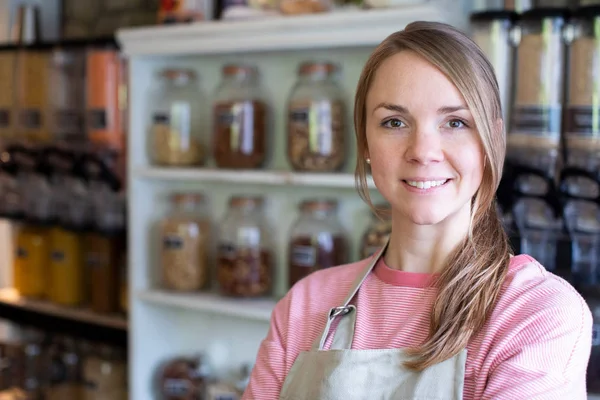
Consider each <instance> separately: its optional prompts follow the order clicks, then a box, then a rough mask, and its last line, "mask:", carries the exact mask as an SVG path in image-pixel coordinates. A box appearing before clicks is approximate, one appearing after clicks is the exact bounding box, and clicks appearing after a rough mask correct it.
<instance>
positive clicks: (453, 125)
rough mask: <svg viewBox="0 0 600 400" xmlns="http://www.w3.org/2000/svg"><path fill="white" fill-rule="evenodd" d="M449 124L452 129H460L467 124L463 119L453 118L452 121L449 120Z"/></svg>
mask: <svg viewBox="0 0 600 400" xmlns="http://www.w3.org/2000/svg"><path fill="white" fill-rule="evenodd" d="M447 125H448V127H449V128H451V129H460V128H465V127H466V126H467V124H466V123H465V121H463V120H461V119H451V120H450V121H448V122H447Z"/></svg>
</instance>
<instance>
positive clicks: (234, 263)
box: [217, 196, 274, 297]
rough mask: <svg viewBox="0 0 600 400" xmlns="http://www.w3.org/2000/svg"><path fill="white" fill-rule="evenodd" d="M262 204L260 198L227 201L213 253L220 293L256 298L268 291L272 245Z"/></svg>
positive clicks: (235, 198)
mask: <svg viewBox="0 0 600 400" xmlns="http://www.w3.org/2000/svg"><path fill="white" fill-rule="evenodd" d="M263 204H264V199H263V198H262V197H253V196H234V197H232V198H231V199H230V200H229V210H228V212H227V214H226V216H225V218H224V220H223V222H222V224H221V229H220V234H219V247H218V255H217V280H218V283H219V289H220V292H221V294H223V295H226V296H236V297H259V296H264V295H267V294H270V292H271V290H272V286H273V262H274V258H273V254H272V249H273V246H272V242H271V230H270V228H269V226H268V224H267V221H266V220H265V217H264V215H263Z"/></svg>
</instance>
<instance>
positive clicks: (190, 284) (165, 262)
mask: <svg viewBox="0 0 600 400" xmlns="http://www.w3.org/2000/svg"><path fill="white" fill-rule="evenodd" d="M208 229H209V227H208V223H207V222H205V221H203V220H198V221H191V220H185V221H184V220H177V219H168V220H165V221H163V223H162V225H161V255H160V257H161V259H160V261H161V266H162V277H163V284H164V286H165V287H166V288H168V289H173V290H177V291H193V290H199V289H202V288H203V287H204V285H205V284H206V280H207V279H206V277H207V232H208Z"/></svg>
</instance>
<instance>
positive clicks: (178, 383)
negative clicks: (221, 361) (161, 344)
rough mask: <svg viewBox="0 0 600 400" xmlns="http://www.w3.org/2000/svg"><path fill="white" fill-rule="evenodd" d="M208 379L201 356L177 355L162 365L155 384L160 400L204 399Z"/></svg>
mask: <svg viewBox="0 0 600 400" xmlns="http://www.w3.org/2000/svg"><path fill="white" fill-rule="evenodd" d="M208 381H209V370H208V365H207V364H206V360H204V358H203V357H202V356H192V357H177V358H174V359H172V360H169V361H167V362H166V363H165V364H164V365H163V366H162V370H161V371H160V374H159V380H158V382H157V383H158V385H157V386H158V392H159V393H160V396H161V397H160V398H161V399H162V400H204V399H206V394H207V385H208Z"/></svg>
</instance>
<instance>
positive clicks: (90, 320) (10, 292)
mask: <svg viewBox="0 0 600 400" xmlns="http://www.w3.org/2000/svg"><path fill="white" fill-rule="evenodd" d="M0 304H2V305H5V306H10V307H13V308H18V309H21V310H25V311H31V312H36V313H40V314H44V315H48V316H52V317H58V318H61V319H63V320H71V321H76V322H79V323H85V324H89V325H95V326H101V327H105V328H112V329H119V330H127V328H128V323H127V319H126V318H124V317H122V316H112V315H100V314H97V313H94V312H92V311H90V310H88V309H84V308H70V307H64V306H60V305H56V304H53V303H50V302H48V301H43V300H31V299H26V298H23V297H21V296H20V295H19V293H18V292H17V291H16V290H15V289H13V288H4V289H0Z"/></svg>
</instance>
